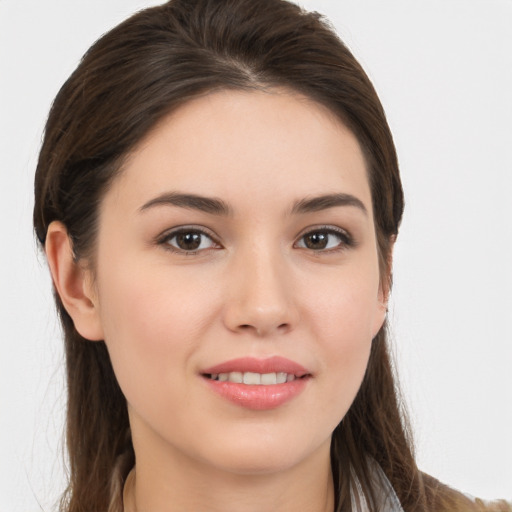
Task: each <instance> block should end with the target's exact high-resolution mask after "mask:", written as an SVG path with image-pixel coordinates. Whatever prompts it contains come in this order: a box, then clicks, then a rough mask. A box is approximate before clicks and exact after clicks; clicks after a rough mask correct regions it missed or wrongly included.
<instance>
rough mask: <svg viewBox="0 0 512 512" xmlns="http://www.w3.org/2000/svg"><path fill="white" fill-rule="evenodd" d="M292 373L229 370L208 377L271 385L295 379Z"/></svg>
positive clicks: (225, 380) (249, 383) (223, 380)
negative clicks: (228, 371)
mask: <svg viewBox="0 0 512 512" xmlns="http://www.w3.org/2000/svg"><path fill="white" fill-rule="evenodd" d="M295 378H296V377H295V375H293V373H284V372H278V373H254V372H244V373H242V372H230V373H212V374H211V375H210V379H212V380H218V381H221V382H234V383H236V384H242V383H243V384H247V385H248V386H258V385H264V386H272V385H273V384H284V383H285V382H292V381H293V380H295Z"/></svg>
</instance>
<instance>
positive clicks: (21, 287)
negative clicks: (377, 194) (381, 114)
mask: <svg viewBox="0 0 512 512" xmlns="http://www.w3.org/2000/svg"><path fill="white" fill-rule="evenodd" d="M156 3H158V2H150V1H142V0H0V208H1V215H0V223H1V224H0V226H1V227H0V236H1V242H0V243H1V246H0V248H1V251H0V262H1V264H0V325H1V330H0V340H1V344H0V511H2V512H30V511H38V510H45V511H52V510H54V503H55V501H56V500H57V498H58V495H59V493H60V492H61V491H62V489H63V486H64V482H65V476H64V475H65V473H64V469H63V468H64V465H63V458H64V457H63V446H62V429H63V411H64V383H63V364H62V361H63V356H62V350H61V339H60V332H59V327H58V323H57V320H56V317H55V314H54V311H53V305H52V296H51V286H50V279H49V275H48V271H47V268H46V265H45V261H44V258H43V257H42V256H41V255H39V254H38V252H37V250H36V246H35V242H34V238H33V235H32V228H31V213H32V212H31V210H32V205H33V199H32V182H33V174H34V169H35V164H36V158H37V153H38V149H39V146H40V141H41V134H42V130H43V127H44V123H45V118H46V115H47V112H48V109H49V106H50V103H51V101H52V99H53V97H54V96H55V94H56V93H57V91H58V89H59V87H60V86H61V85H62V83H63V82H64V80H65V79H66V78H67V76H68V75H69V74H70V73H71V71H72V70H73V69H74V68H75V66H76V65H77V63H78V60H79V58H80V57H81V55H82V54H83V52H84V51H85V50H86V49H87V48H88V47H89V46H90V44H91V43H92V42H93V41H94V40H95V39H96V38H97V37H99V36H100V35H101V34H102V33H104V32H105V31H106V30H108V29H109V28H111V27H113V26H114V25H115V24H116V23H118V22H119V21H121V20H122V19H124V18H125V17H126V16H127V15H129V14H131V13H133V12H134V11H136V10H138V9H141V8H143V7H146V6H149V5H155V4H156ZM303 5H305V6H306V7H307V8H308V9H314V10H317V11H319V12H321V13H324V14H326V15H328V17H329V18H330V19H331V21H332V22H333V24H334V25H335V27H336V29H337V30H338V32H339V34H340V35H341V37H342V39H344V41H345V42H346V43H347V44H348V45H349V47H350V48H351V49H352V51H353V52H354V53H355V55H356V57H357V58H358V59H359V60H360V61H361V63H362V64H363V66H364V67H365V69H366V70H367V72H368V74H369V76H370V77H371V79H372V81H373V82H374V84H375V86H376V88H377V91H378V92H379V94H380V97H381V100H382V102H383V104H384V107H385V109H386V112H387V115H388V119H389V122H390V125H391V128H392V131H393V133H394V136H395V140H396V145H397V149H398V153H399V157H400V164H401V170H402V176H403V183H404V188H405V193H406V200H407V207H406V213H405V218H404V222H403V227H402V230H401V233H400V236H399V241H398V243H397V247H396V254H395V274H394V282H395V284H394V291H393V299H392V305H391V311H390V318H391V324H392V331H393V340H394V341H393V351H394V353H395V355H396V358H397V361H398V367H399V372H400V377H401V382H402V386H403V389H404V394H405V397H406V399H407V403H408V404H409V408H410V412H411V420H412V424H413V427H414V430H415V434H416V444H417V454H418V461H419V465H420V467H421V468H422V469H423V470H425V471H427V472H429V473H431V474H433V475H435V476H436V477H437V478H439V479H441V480H443V481H445V482H447V483H449V484H451V485H452V486H454V487H456V488H458V489H461V490H464V491H466V492H469V493H471V494H473V495H478V496H481V497H484V498H493V497H502V498H507V499H511V498H512V441H511V432H512V371H511V369H512V329H511V326H510V324H511V322H512V293H511V290H512V270H511V268H512V57H511V55H512V30H511V27H512V1H510V0H501V1H499V0H485V1H484V0H424V1H421V0H386V1H383V0H372V1H363V0H324V1H321V0H304V1H303ZM84 421H87V418H84Z"/></svg>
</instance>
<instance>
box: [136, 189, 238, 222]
mask: <svg viewBox="0 0 512 512" xmlns="http://www.w3.org/2000/svg"><path fill="white" fill-rule="evenodd" d="M154 206H178V207H180V208H188V209H190V210H199V211H201V212H205V213H210V214H212V215H223V216H228V215H231V214H232V211H231V208H230V207H229V206H228V205H227V204H226V203H225V202H224V201H223V200H222V199H217V198H215V197H204V196H199V195H196V194H183V193H180V192H167V193H164V194H162V195H160V196H158V197H155V198H154V199H151V200H150V201H148V202H147V203H145V204H144V205H143V206H142V207H141V208H140V211H141V212H142V211H145V210H148V209H149V208H153V207H154Z"/></svg>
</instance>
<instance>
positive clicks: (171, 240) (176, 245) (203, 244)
mask: <svg viewBox="0 0 512 512" xmlns="http://www.w3.org/2000/svg"><path fill="white" fill-rule="evenodd" d="M162 242H163V243H165V244H167V245H170V246H171V248H173V249H175V250H177V251H179V252H196V251H200V250H203V249H210V248H212V247H214V246H215V242H214V241H213V240H212V239H211V238H210V237H209V236H208V235H207V234H206V233H203V232H202V231H199V230H194V229H187V230H180V231H177V232H176V231H175V232H173V233H169V235H167V236H166V237H165V239H164V240H163V241H162Z"/></svg>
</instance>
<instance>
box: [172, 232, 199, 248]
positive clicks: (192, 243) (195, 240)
mask: <svg viewBox="0 0 512 512" xmlns="http://www.w3.org/2000/svg"><path fill="white" fill-rule="evenodd" d="M176 242H177V244H178V247H179V248H180V249H183V250H186V251H193V250H195V249H197V248H198V247H199V246H200V245H201V234H200V233H180V234H179V235H178V236H177V237H176Z"/></svg>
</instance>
